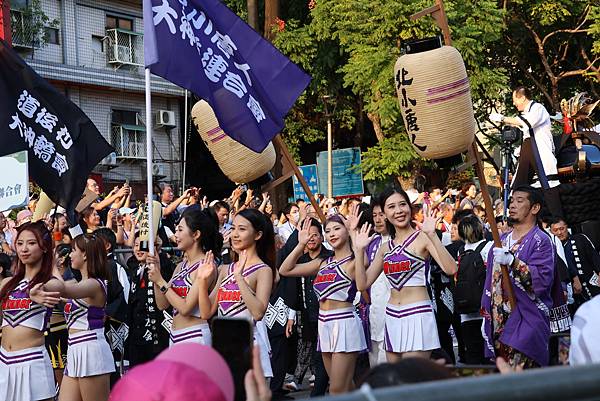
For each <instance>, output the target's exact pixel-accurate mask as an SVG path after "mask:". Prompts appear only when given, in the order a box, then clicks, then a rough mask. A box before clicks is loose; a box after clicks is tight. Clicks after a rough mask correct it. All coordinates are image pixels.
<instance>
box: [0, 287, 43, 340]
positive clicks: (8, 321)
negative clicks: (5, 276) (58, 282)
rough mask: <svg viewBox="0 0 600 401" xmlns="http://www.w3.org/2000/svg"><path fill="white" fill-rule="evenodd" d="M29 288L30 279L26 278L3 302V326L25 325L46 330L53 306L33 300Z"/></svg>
mask: <svg viewBox="0 0 600 401" xmlns="http://www.w3.org/2000/svg"><path fill="white" fill-rule="evenodd" d="M53 278H54V277H53ZM28 289H29V280H27V279H25V278H24V279H23V280H21V281H19V283H18V284H17V286H16V287H15V289H14V290H12V291H11V292H10V293H9V294H8V296H7V297H6V299H5V300H4V301H3V302H2V327H4V326H10V327H13V328H14V327H17V326H23V327H29V328H31V329H35V330H39V331H44V330H46V328H47V326H48V322H49V321H50V315H51V314H52V308H47V307H45V306H44V305H40V304H38V303H36V302H34V301H32V300H31V298H29V291H28Z"/></svg>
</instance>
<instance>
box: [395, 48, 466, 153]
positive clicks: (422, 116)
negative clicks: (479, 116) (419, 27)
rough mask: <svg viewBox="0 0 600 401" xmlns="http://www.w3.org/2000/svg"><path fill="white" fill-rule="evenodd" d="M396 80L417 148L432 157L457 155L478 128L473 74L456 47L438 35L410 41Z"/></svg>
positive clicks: (404, 115)
mask: <svg viewBox="0 0 600 401" xmlns="http://www.w3.org/2000/svg"><path fill="white" fill-rule="evenodd" d="M403 52H404V54H403V55H402V56H400V57H399V58H398V61H396V66H395V68H394V80H395V84H396V92H397V94H398V100H399V102H400V109H401V111H402V117H403V118H404V125H405V127H406V130H407V132H408V136H409V138H410V141H411V143H412V145H413V148H414V149H415V151H416V152H417V153H418V154H419V155H420V156H422V157H425V158H428V159H443V158H447V157H451V156H456V155H458V154H460V153H462V152H464V151H466V150H467V148H468V147H469V146H470V145H471V144H472V143H473V139H474V136H475V131H476V123H475V117H474V115H473V102H472V101H471V91H470V85H469V77H468V76H467V70H466V69H465V65H464V63H463V60H462V57H461V56H460V53H459V52H458V50H456V49H455V48H454V47H452V46H442V42H441V39H440V38H429V39H422V40H417V41H411V42H407V43H405V44H404V45H403Z"/></svg>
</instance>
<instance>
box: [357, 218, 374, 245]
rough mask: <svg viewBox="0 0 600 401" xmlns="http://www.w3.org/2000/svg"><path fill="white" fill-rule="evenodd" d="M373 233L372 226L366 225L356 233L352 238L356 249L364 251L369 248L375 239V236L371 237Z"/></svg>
mask: <svg viewBox="0 0 600 401" xmlns="http://www.w3.org/2000/svg"><path fill="white" fill-rule="evenodd" d="M370 232H371V224H369V223H365V224H363V225H362V227H361V228H360V229H359V230H358V231H355V232H354V235H353V237H352V244H353V245H354V246H355V247H356V249H360V250H364V249H365V248H366V247H368V246H369V244H370V243H371V241H373V238H375V234H373V235H369V233H370Z"/></svg>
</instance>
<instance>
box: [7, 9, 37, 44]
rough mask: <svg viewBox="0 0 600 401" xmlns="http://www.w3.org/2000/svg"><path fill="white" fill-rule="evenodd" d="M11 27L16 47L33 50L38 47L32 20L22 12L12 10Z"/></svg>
mask: <svg viewBox="0 0 600 401" xmlns="http://www.w3.org/2000/svg"><path fill="white" fill-rule="evenodd" d="M10 26H11V30H12V41H13V45H14V46H15V47H27V48H33V47H34V46H35V45H37V41H36V38H35V35H34V29H33V26H32V23H31V19H30V18H27V17H26V16H25V13H24V12H23V11H22V10H15V9H12V10H10Z"/></svg>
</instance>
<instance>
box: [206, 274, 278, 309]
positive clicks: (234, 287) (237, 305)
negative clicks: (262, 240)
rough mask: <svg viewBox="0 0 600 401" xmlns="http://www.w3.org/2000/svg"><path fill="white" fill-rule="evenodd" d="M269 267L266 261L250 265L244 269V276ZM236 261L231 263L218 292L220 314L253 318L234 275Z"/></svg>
mask: <svg viewBox="0 0 600 401" xmlns="http://www.w3.org/2000/svg"><path fill="white" fill-rule="evenodd" d="M264 267H267V268H268V267H269V266H268V265H266V264H265V263H259V264H256V265H252V266H249V267H247V268H245V269H244V272H243V273H242V276H244V277H248V276H249V275H251V274H252V273H254V272H256V271H258V270H260V269H262V268H264ZM234 268H235V263H232V264H230V265H229V268H228V269H227V276H226V277H225V278H224V279H223V282H222V283H221V286H220V287H219V292H218V293H217V302H218V304H219V316H227V317H246V318H250V319H252V315H251V314H250V311H249V310H248V307H247V306H246V303H245V302H244V300H243V299H242V293H241V292H240V287H239V286H238V284H237V282H236V281H235V277H233V271H234Z"/></svg>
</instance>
